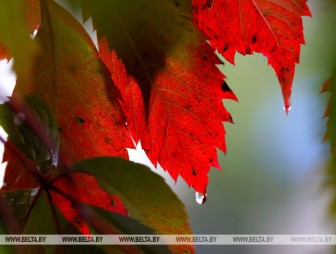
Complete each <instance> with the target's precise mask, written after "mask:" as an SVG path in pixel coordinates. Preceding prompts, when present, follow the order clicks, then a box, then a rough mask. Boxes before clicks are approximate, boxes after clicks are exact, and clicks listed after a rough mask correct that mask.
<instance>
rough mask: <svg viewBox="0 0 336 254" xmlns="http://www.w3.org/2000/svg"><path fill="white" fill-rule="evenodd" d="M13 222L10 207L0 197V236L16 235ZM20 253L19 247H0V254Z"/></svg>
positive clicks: (15, 226)
mask: <svg viewBox="0 0 336 254" xmlns="http://www.w3.org/2000/svg"><path fill="white" fill-rule="evenodd" d="M13 223H15V222H14V220H13V217H12V216H11V210H10V207H8V205H7V201H6V200H5V198H4V197H2V196H0V234H1V235H7V234H16V233H18V232H16V229H17V225H13ZM19 251H21V253H22V247H21V246H18V245H16V246H10V245H0V253H1V254H12V253H20V252H19Z"/></svg>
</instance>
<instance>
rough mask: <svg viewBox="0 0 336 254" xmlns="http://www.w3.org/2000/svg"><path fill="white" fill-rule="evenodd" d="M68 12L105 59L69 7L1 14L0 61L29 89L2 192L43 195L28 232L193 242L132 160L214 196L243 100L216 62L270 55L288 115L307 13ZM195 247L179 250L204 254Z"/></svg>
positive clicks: (9, 9)
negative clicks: (235, 103)
mask: <svg viewBox="0 0 336 254" xmlns="http://www.w3.org/2000/svg"><path fill="white" fill-rule="evenodd" d="M65 2H67V1H65ZM68 2H69V3H71V4H72V6H74V7H75V8H76V7H77V8H79V9H80V10H81V11H82V17H83V21H86V20H88V19H89V18H92V23H93V27H94V29H95V30H96V31H97V37H98V45H97V48H98V49H97V48H96V46H95V45H94V43H93V42H92V40H91V38H90V36H89V35H88V34H87V32H86V31H85V29H84V28H83V26H82V24H81V23H79V22H78V21H77V20H76V18H75V17H74V16H73V15H72V14H70V13H69V12H68V11H67V10H66V9H64V8H63V7H61V6H60V5H59V4H58V3H56V2H54V1H52V0H26V1H24V0H17V1H5V0H0V58H7V59H10V58H11V57H14V60H15V64H14V71H15V72H16V74H17V77H18V79H17V84H16V87H15V90H14V94H13V96H12V98H11V99H10V101H9V102H8V103H6V104H5V105H3V106H1V110H0V113H1V115H0V121H1V125H2V126H3V127H4V128H5V129H6V131H7V132H8V134H9V138H8V141H7V142H5V140H4V139H2V141H3V142H5V143H6V151H5V158H4V161H7V162H8V166H7V171H6V176H5V186H4V187H3V190H2V191H3V192H4V193H6V192H8V191H18V190H27V189H37V194H35V195H34V197H33V199H32V201H31V202H30V203H29V204H27V207H26V208H25V209H24V211H23V212H22V214H23V219H22V220H20V223H19V224H20V225H19V228H20V229H19V230H21V232H24V233H38V232H44V233H55V232H56V233H58V232H80V233H83V234H87V233H91V232H99V233H114V234H117V233H130V234H131V233H137V232H136V231H134V229H135V228H138V227H135V226H132V225H134V224H139V223H140V224H142V227H143V230H144V232H154V233H158V234H190V233H191V229H190V227H189V225H188V222H187V215H186V212H185V210H184V206H183V204H182V203H181V201H180V200H179V199H178V198H177V196H176V195H175V194H174V193H173V192H172V191H171V190H170V189H169V187H168V186H167V185H166V184H165V183H164V181H163V179H162V178H161V177H159V176H157V175H155V174H154V173H153V172H151V171H150V170H149V169H147V168H146V167H144V166H141V165H138V164H135V163H132V162H129V161H127V159H128V155H127V150H126V148H133V147H134V146H135V145H134V144H136V143H138V142H140V141H141V144H142V147H143V148H144V150H145V151H146V153H147V155H148V157H149V158H150V160H151V161H152V163H153V164H154V165H157V164H158V163H159V164H160V165H161V166H162V167H163V168H164V169H165V170H167V171H168V172H169V174H170V175H171V177H172V178H173V179H174V180H177V178H178V177H179V176H181V177H182V178H183V179H184V180H185V182H186V183H187V184H188V185H189V186H191V187H192V188H194V189H195V191H197V192H200V193H203V194H205V193H206V187H207V184H208V181H209V180H208V173H209V170H210V167H216V168H220V165H219V163H218V160H217V149H219V150H221V151H223V152H226V144H225V134H226V133H225V129H224V125H223V122H229V123H232V122H233V120H232V117H231V115H230V113H229V112H228V111H227V110H226V109H225V107H224V105H223V99H230V100H237V98H236V96H235V94H234V93H233V92H232V90H231V89H230V88H229V86H228V84H227V82H226V81H225V76H224V75H223V74H222V73H221V72H220V71H219V70H218V68H217V66H216V65H219V64H221V61H220V60H219V58H218V57H217V56H216V54H215V50H218V52H219V53H220V54H222V55H223V56H224V57H225V58H226V59H227V60H228V61H229V62H231V63H234V55H235V53H236V52H239V53H241V54H244V55H245V54H253V52H258V53H262V54H264V55H265V56H266V57H267V58H268V62H269V64H270V65H271V66H272V67H273V69H274V70H275V72H276V74H277V76H278V79H279V82H280V85H281V89H282V93H283V97H284V103H285V109H286V111H288V110H289V108H290V95H291V89H292V81H293V77H294V72H295V64H296V63H298V62H299V57H300V44H303V43H304V37H303V28H302V16H305V15H306V16H307V15H310V11H309V9H308V7H307V5H306V0H295V1H292V0H273V1H267V0H258V1H256V0H244V1H224V0H162V1H148V0H137V1H130V2H129V3H125V1H124V0H96V1H93V0H76V1H74V0H73V1H70V0H69V1H68ZM8 13H14V14H15V17H14V18H15V21H14V18H13V17H11V16H10V15H9V14H8ZM35 29H37V30H38V31H37V35H36V37H35V39H31V38H30V34H31V33H32V31H34V30H35ZM14 208H15V206H14ZM148 211H150V215H148ZM129 213H130V214H131V217H129V216H128V215H129ZM42 214H45V216H46V217H47V218H48V216H49V217H50V221H49V225H48V227H47V228H43V226H42V225H41V222H39V216H41V215H42ZM120 218H122V219H121V220H124V222H125V223H123V225H124V224H127V225H128V227H120ZM117 221H119V222H117ZM69 230H71V231H69ZM76 230H77V231H76ZM182 247H183V246H182ZM182 247H181V246H169V250H170V251H171V252H173V253H181V252H182V251H189V253H192V252H193V247H192V246H186V247H183V248H182ZM48 248H49V247H48ZM146 248H147V247H145V249H143V248H142V247H129V246H127V247H125V248H120V249H118V251H119V252H120V253H146V251H147V249H146ZM113 250H114V251H116V249H115V248H114V247H113V248H111V249H109V248H107V249H104V251H107V252H111V251H113ZM36 251H43V250H36ZM49 251H55V252H56V251H58V249H57V248H53V247H50V250H49ZM151 251H153V252H155V253H156V252H157V253H162V252H160V251H168V249H167V250H166V249H160V250H156V249H155V250H151ZM119 252H118V253H119Z"/></svg>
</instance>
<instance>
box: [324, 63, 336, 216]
mask: <svg viewBox="0 0 336 254" xmlns="http://www.w3.org/2000/svg"><path fill="white" fill-rule="evenodd" d="M321 92H329V93H330V98H329V101H328V103H327V108H326V111H325V113H324V116H325V117H328V123H327V131H326V133H325V136H324V139H325V140H328V141H329V142H330V146H331V149H330V150H331V156H330V161H329V163H328V164H327V166H326V174H327V179H326V183H325V184H326V185H327V186H328V188H330V189H331V190H332V193H333V194H332V195H333V196H332V200H331V204H330V210H331V214H332V216H333V217H336V100H335V95H336V68H335V69H334V71H333V74H332V76H331V77H330V78H329V79H328V80H327V81H326V82H325V83H324V84H323V86H322V91H321Z"/></svg>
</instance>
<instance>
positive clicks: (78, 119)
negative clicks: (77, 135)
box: [75, 116, 85, 123]
mask: <svg viewBox="0 0 336 254" xmlns="http://www.w3.org/2000/svg"><path fill="white" fill-rule="evenodd" d="M75 119H76V121H77V122H78V123H84V122H85V120H84V119H83V118H82V117H80V116H75Z"/></svg>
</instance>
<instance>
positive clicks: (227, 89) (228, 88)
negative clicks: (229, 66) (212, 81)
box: [221, 81, 231, 92]
mask: <svg viewBox="0 0 336 254" xmlns="http://www.w3.org/2000/svg"><path fill="white" fill-rule="evenodd" d="M221 89H222V91H223V92H231V89H230V87H229V86H228V84H227V83H226V82H225V81H224V83H223V84H222V86H221Z"/></svg>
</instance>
